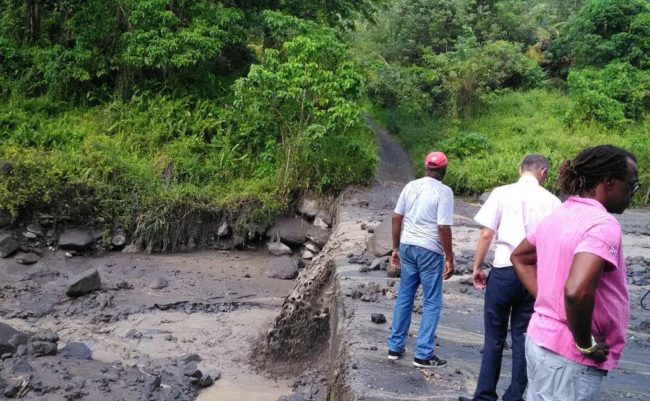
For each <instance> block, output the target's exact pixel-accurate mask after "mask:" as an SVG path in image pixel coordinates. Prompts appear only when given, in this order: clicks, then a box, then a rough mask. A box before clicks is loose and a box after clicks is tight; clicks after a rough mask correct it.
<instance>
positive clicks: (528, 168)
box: [519, 154, 550, 184]
mask: <svg viewBox="0 0 650 401" xmlns="http://www.w3.org/2000/svg"><path fill="white" fill-rule="evenodd" d="M549 168H550V163H549V161H548V159H547V158H546V157H545V156H542V155H538V154H532V155H528V156H526V157H524V160H523V161H522V162H521V165H520V166H519V173H520V174H522V175H523V174H524V173H530V174H532V175H534V176H535V177H536V178H537V180H538V181H539V182H540V184H541V183H542V182H543V181H544V180H545V179H546V176H547V172H548V169H549Z"/></svg>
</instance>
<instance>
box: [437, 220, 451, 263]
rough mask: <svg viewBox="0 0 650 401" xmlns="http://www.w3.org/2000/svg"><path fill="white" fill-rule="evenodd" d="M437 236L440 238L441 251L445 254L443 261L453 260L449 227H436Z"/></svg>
mask: <svg viewBox="0 0 650 401" xmlns="http://www.w3.org/2000/svg"><path fill="white" fill-rule="evenodd" d="M438 235H439V237H440V245H441V246H442V251H443V252H444V253H445V259H447V260H453V259H454V252H453V250H452V245H451V242H452V241H451V239H452V238H451V226H438Z"/></svg>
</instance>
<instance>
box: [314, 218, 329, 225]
mask: <svg viewBox="0 0 650 401" xmlns="http://www.w3.org/2000/svg"><path fill="white" fill-rule="evenodd" d="M314 227H319V228H329V227H330V225H329V224H327V223H325V221H323V219H321V218H320V217H318V216H316V218H314Z"/></svg>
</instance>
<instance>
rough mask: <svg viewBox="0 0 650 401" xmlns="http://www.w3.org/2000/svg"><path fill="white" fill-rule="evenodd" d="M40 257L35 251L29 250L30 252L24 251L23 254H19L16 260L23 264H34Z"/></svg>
mask: <svg viewBox="0 0 650 401" xmlns="http://www.w3.org/2000/svg"><path fill="white" fill-rule="evenodd" d="M40 259H41V257H40V256H38V255H37V254H35V253H34V252H28V253H23V254H21V255H18V256H17V257H16V262H18V263H20V264H21V265H33V264H34V263H36V262H38V261H39V260H40Z"/></svg>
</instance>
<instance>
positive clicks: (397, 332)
mask: <svg viewBox="0 0 650 401" xmlns="http://www.w3.org/2000/svg"><path fill="white" fill-rule="evenodd" d="M424 168H425V171H426V176H425V177H423V178H420V179H417V180H414V181H411V182H409V183H408V184H406V186H405V187H404V189H403V190H402V193H401V194H400V196H399V200H398V201H397V206H396V207H395V212H394V213H393V221H392V223H393V226H392V237H393V253H392V255H391V264H392V265H393V267H395V268H397V267H399V268H400V286H399V294H398V296H397V301H396V302H395V310H394V312H393V324H392V327H391V334H390V336H389V337H388V359H393V360H394V359H399V358H400V357H401V356H402V355H403V354H404V346H405V345H406V338H407V336H408V330H409V326H410V325H411V315H412V313H413V302H414V300H415V292H416V291H417V289H418V287H419V286H420V284H422V290H423V299H422V303H423V313H422V320H421V322H420V331H419V333H418V339H417V346H416V351H415V357H414V358H413V365H415V366H418V367H421V368H437V367H443V366H446V365H447V362H446V361H444V360H442V359H440V358H438V357H437V356H436V355H435V354H434V346H435V332H436V328H437V326H438V321H439V319H440V311H441V309H442V280H443V279H445V280H447V279H448V278H449V277H451V276H452V275H453V274H454V261H453V253H452V248H451V226H452V224H453V215H454V194H453V192H452V191H451V188H449V187H448V186H446V185H444V184H443V183H442V180H443V178H444V177H445V173H446V171H447V156H445V154H444V153H442V152H432V153H429V154H428V155H427V157H426V158H425V160H424ZM443 265H444V272H443Z"/></svg>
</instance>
